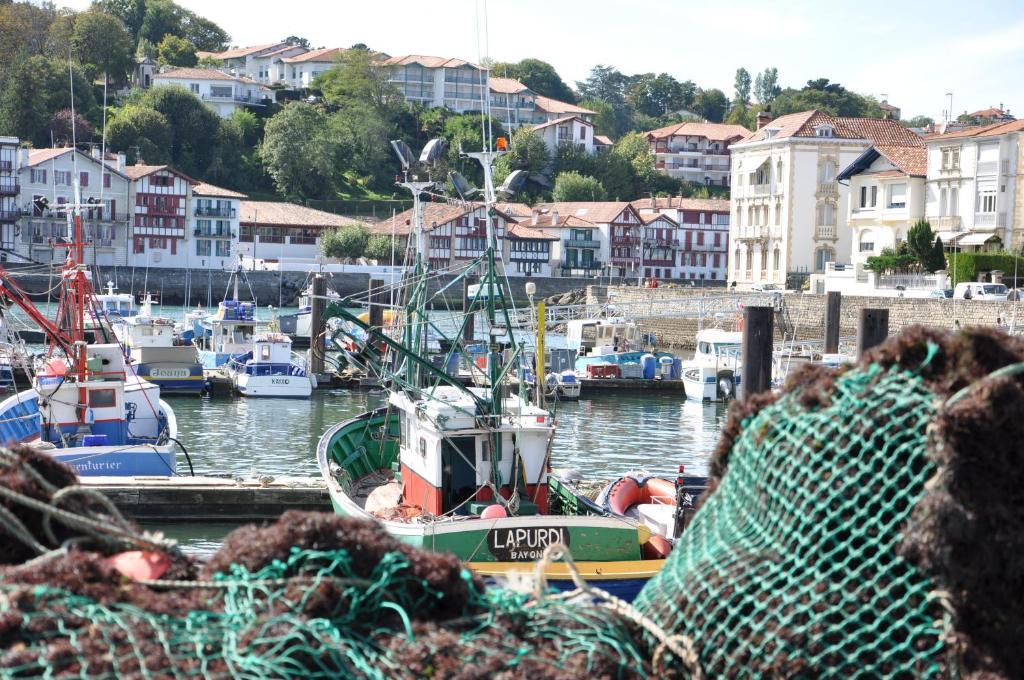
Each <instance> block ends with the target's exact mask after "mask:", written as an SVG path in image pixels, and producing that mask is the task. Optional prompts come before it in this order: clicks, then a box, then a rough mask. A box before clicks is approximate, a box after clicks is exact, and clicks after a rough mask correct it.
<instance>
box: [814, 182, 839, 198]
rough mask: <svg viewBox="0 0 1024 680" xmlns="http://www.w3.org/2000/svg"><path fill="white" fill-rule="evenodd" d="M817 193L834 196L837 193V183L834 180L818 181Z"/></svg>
mask: <svg viewBox="0 0 1024 680" xmlns="http://www.w3.org/2000/svg"><path fill="white" fill-rule="evenodd" d="M818 193H819V194H822V195H824V196H835V195H836V194H838V193H839V185H837V184H836V183H835V182H819V183H818Z"/></svg>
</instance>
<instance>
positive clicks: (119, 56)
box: [71, 12, 135, 83]
mask: <svg viewBox="0 0 1024 680" xmlns="http://www.w3.org/2000/svg"><path fill="white" fill-rule="evenodd" d="M71 53H72V54H73V55H74V57H75V59H77V60H78V62H79V63H80V64H82V66H83V67H84V68H85V70H86V72H87V73H90V74H92V76H93V77H95V76H98V75H99V74H101V73H106V74H108V78H109V79H110V80H111V81H113V82H115V83H123V82H126V81H127V79H128V73H129V71H131V69H132V66H133V61H132V55H133V54H134V53H135V43H134V41H133V40H132V36H131V33H129V32H128V29H127V28H125V26H124V24H123V23H121V20H120V19H118V18H116V17H113V16H110V15H109V14H104V13H102V12H83V13H82V14H79V15H78V16H77V17H75V23H74V30H73V32H72V34H71Z"/></svg>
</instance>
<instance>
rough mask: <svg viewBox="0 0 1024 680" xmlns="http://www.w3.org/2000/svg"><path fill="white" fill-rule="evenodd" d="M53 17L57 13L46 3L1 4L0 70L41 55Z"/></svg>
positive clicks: (50, 4) (51, 4)
mask: <svg viewBox="0 0 1024 680" xmlns="http://www.w3.org/2000/svg"><path fill="white" fill-rule="evenodd" d="M56 17H57V10H56V8H55V7H54V5H53V3H49V2H45V3H40V4H36V3H30V2H12V3H9V4H0V54H2V55H3V64H2V65H0V71H3V70H5V66H6V65H8V64H14V63H16V62H18V61H20V60H21V59H23V58H25V57H30V56H35V55H40V54H43V52H44V50H45V49H46V46H47V36H48V34H49V30H50V25H51V24H52V23H53V22H54V20H55V19H56Z"/></svg>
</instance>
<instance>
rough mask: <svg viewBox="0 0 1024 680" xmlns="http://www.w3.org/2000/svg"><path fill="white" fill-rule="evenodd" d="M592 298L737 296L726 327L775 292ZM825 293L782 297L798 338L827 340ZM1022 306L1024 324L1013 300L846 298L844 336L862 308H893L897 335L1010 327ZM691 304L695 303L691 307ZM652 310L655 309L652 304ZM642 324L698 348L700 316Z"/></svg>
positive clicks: (629, 292)
mask: <svg viewBox="0 0 1024 680" xmlns="http://www.w3.org/2000/svg"><path fill="white" fill-rule="evenodd" d="M587 292H588V300H589V301H591V302H605V301H607V299H608V295H609V293H611V294H612V295H613V296H614V300H616V301H620V302H625V301H647V300H658V301H659V302H664V304H659V305H658V307H657V309H659V310H661V312H662V313H664V312H665V311H671V308H672V303H671V301H672V300H679V302H680V308H681V309H682V308H683V307H684V305H685V304H686V299H687V298H690V299H691V300H692V298H693V297H694V296H700V295H701V294H703V295H705V296H708V297H712V296H723V295H725V296H731V297H734V298H735V299H736V302H737V305H736V307H737V311H736V313H735V314H723V315H720V318H719V320H718V323H719V324H720V325H721V326H722V327H724V328H727V329H732V328H733V327H734V326H735V321H736V319H737V318H738V316H739V314H740V313H741V312H740V305H744V306H746V305H770V304H771V296H770V295H765V294H763V293H727V292H725V291H708V290H705V291H703V293H701V291H699V290H698V291H694V290H692V289H688V288H658V289H656V290H648V289H637V288H635V287H633V288H623V287H612V288H610V289H609V288H606V287H599V286H590V287H588V291H587ZM826 299H827V297H826V296H825V295H813V294H809V293H804V294H799V293H786V294H784V295H783V301H784V308H785V310H786V313H787V314H788V316H789V323H790V324H792V326H793V328H794V329H795V331H796V336H797V338H799V339H802V340H822V339H823V338H824V335H825V301H826ZM1015 306H1020V308H1019V309H1018V311H1017V314H1018V321H1017V323H1018V324H1020V325H1022V326H1024V303H1014V302H991V301H985V300H961V299H935V298H892V297H855V296H844V297H843V298H842V306H841V312H840V331H839V333H840V336H849V337H850V338H853V337H855V336H856V334H857V323H858V319H859V317H860V310H861V309H862V308H882V309H888V310H889V333H890V335H894V334H897V333H899V332H900V331H901V330H902V329H904V328H906V327H908V326H913V325H917V324H920V325H925V326H937V327H940V328H948V329H953V328H955V327H956V324H957V322H959V326H961V327H966V326H993V327H994V326H996V325H997V324H998V323H999V322H1002V324H1003V325H1004V326H1009V325H1010V323H1011V322H1012V321H1013V315H1014V307H1015ZM689 307H692V304H691V305H689V306H688V308H689ZM652 309H654V308H653V307H652ZM638 321H639V323H640V326H641V328H642V329H643V330H644V331H646V332H653V333H655V334H656V335H657V337H658V343H659V345H661V346H662V347H665V348H676V349H685V350H689V349H692V348H693V343H694V337H695V336H696V334H697V329H698V322H697V319H687V318H669V317H663V318H643V316H642V315H640V316H638ZM714 323H715V321H714V320H710V321H709V320H705V324H704V325H705V326H708V325H709V324H711V325H713V324H714ZM776 336H777V337H779V339H781V335H780V334H779V328H778V324H776Z"/></svg>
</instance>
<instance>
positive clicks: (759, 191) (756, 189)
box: [751, 184, 771, 196]
mask: <svg viewBox="0 0 1024 680" xmlns="http://www.w3.org/2000/svg"><path fill="white" fill-rule="evenodd" d="M751 189H753V193H754V195H755V196H767V195H768V194H769V193H770V192H771V185H770V184H755V185H754V186H752V187H751Z"/></svg>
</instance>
